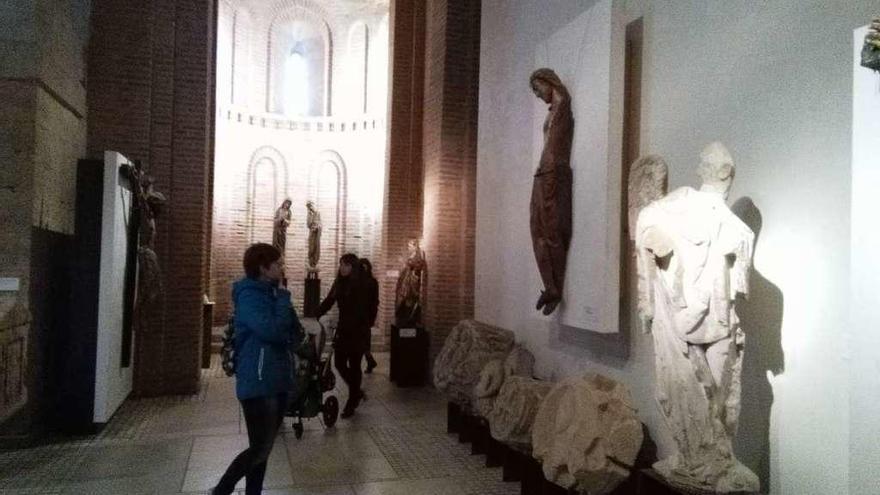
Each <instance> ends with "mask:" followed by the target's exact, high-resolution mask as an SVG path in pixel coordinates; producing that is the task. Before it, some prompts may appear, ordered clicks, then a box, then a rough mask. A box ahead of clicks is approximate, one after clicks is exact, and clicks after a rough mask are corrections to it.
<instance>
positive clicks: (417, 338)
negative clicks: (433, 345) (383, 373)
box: [388, 325, 428, 387]
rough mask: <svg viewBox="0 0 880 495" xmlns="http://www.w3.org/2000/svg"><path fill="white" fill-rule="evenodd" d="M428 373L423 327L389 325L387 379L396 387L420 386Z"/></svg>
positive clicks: (426, 343) (426, 345) (425, 333)
mask: <svg viewBox="0 0 880 495" xmlns="http://www.w3.org/2000/svg"><path fill="white" fill-rule="evenodd" d="M427 374H428V332H427V331H425V328H424V327H416V328H398V327H397V325H391V365H390V373H389V376H388V377H389V379H390V380H391V381H393V382H394V383H396V384H397V386H398V387H414V386H416V387H417V386H421V385H423V384H424V383H425V376H426V375H427Z"/></svg>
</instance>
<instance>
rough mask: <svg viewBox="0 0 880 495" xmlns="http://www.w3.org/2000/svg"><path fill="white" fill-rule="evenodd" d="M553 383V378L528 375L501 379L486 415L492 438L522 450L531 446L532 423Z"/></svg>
mask: <svg viewBox="0 0 880 495" xmlns="http://www.w3.org/2000/svg"><path fill="white" fill-rule="evenodd" d="M552 387H553V383H552V382H547V381H542V380H536V379H534V378H531V377H528V376H511V377H509V378H508V379H507V380H505V381H504V385H502V386H501V390H500V391H499V392H498V396H497V397H496V398H495V400H494V406H493V407H492V410H491V411H490V412H489V414H488V415H487V416H486V419H487V420H488V421H489V429H490V432H491V434H492V438H494V439H495V440H498V441H499V442H504V443H506V444H508V445H510V446H511V447H513V448H515V449H517V450H521V451H524V452H529V451H531V448H532V426H533V424H534V422H535V417H536V416H537V414H538V408H539V407H540V405H541V402H542V401H543V400H544V397H545V396H546V395H547V394H548V393H549V392H550V389H551V388H552Z"/></svg>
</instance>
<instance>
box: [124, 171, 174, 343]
mask: <svg viewBox="0 0 880 495" xmlns="http://www.w3.org/2000/svg"><path fill="white" fill-rule="evenodd" d="M123 170H124V172H125V173H126V174H127V175H128V178H129V180H131V185H132V199H133V201H134V206H133V208H134V211H135V214H134V218H136V219H137V232H136V234H135V235H136V237H137V239H138V248H137V257H138V276H137V300H136V302H135V318H136V319H137V321H138V327H139V328H140V329H142V330H143V329H146V328H149V326H150V325H149V321H150V319H151V318H155V317H156V316H157V312H156V306H157V304H158V303H159V300H160V298H161V295H162V270H161V267H160V266H159V256H158V255H157V254H156V219H157V218H158V217H159V215H160V214H161V213H162V208H163V206H164V205H165V202H166V198H165V195H164V194H162V193H160V192H158V191H156V189H155V188H154V187H153V178H152V177H150V176H149V175H147V174H146V171H144V169H143V167H142V166H141V163H140V161H135V163H134V165H130V166H126V167H125V168H124V169H123Z"/></svg>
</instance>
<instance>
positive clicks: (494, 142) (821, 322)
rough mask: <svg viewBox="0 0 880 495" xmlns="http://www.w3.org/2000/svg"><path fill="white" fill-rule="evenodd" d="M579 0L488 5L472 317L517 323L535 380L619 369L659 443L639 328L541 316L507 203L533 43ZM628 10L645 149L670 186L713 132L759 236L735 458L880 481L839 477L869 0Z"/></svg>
mask: <svg viewBox="0 0 880 495" xmlns="http://www.w3.org/2000/svg"><path fill="white" fill-rule="evenodd" d="M592 4H593V2H588V1H574V0H572V1H564V0H551V1H542V0H522V1H519V2H507V1H504V0H485V1H484V2H483V12H482V38H481V64H480V71H481V73H480V116H479V148H478V169H477V212H478V215H477V246H476V250H477V253H476V266H477V274H476V307H475V314H476V317H477V319H480V320H482V321H486V322H488V323H494V324H496V325H499V326H502V327H505V328H509V329H511V330H514V331H515V332H516V334H517V336H518V338H519V339H521V340H523V341H525V342H526V343H527V345H528V347H529V348H530V349H531V350H533V351H535V352H536V354H537V358H538V363H537V365H538V366H537V369H538V373H539V374H540V375H541V376H542V377H544V378H557V377H561V376H565V375H570V374H573V373H577V372H579V371H580V370H583V369H592V370H597V371H600V372H604V373H607V374H609V375H610V376H613V377H615V378H617V379H619V380H622V381H624V382H626V383H627V385H628V386H629V387H630V390H631V391H632V393H633V396H634V397H635V401H636V405H637V407H638V408H639V414H640V417H641V418H642V420H643V421H645V423H646V424H647V425H648V427H649V428H650V430H651V434H652V437H653V438H654V440H655V441H656V442H657V443H658V445H659V447H660V450H661V454H663V453H665V452H667V451H668V449H669V447H670V445H671V440H670V438H669V437H668V435H667V434H666V433H665V430H664V428H663V427H662V424H661V419H660V417H659V415H658V414H657V412H656V410H655V406H654V401H653V380H654V376H653V375H654V373H653V365H654V360H653V349H652V344H651V341H650V338H649V336H645V335H642V334H640V333H629V332H624V333H622V334H621V335H620V336H615V337H613V338H609V337H608V336H604V337H602V336H597V335H573V334H570V333H568V332H566V331H564V330H559V329H556V328H553V327H550V328H542V326H541V325H538V324H537V323H536V320H535V318H534V317H533V316H532V314H533V313H534V310H533V299H534V297H533V294H532V293H533V292H535V290H536V289H537V288H536V287H529V286H528V280H530V278H531V272H532V271H535V270H536V268H535V262H534V259H533V256H532V252H531V246H530V240H529V233H528V222H527V221H520V220H519V217H518V216H516V215H513V214H511V212H514V211H520V210H527V209H528V196H527V195H526V196H523V195H522V193H521V191H519V189H518V188H516V187H513V184H515V183H516V182H518V181H519V175H522V174H530V173H531V169H532V168H533V167H534V164H532V163H527V164H524V163H523V161H524V160H526V159H527V158H524V157H533V156H534V153H535V152H534V150H533V149H532V147H533V146H534V143H533V140H532V132H533V129H532V126H533V125H532V123H533V121H534V120H533V116H532V112H533V108H534V106H533V102H532V99H534V96H533V95H532V94H531V93H530V91H529V90H528V85H527V81H528V74H529V73H530V72H531V71H532V70H533V69H534V68H535V67H534V66H533V61H534V56H533V54H534V50H535V44H536V43H538V42H540V40H542V39H545V38H546V37H547V36H548V35H550V34H551V33H553V32H554V31H556V30H557V29H559V28H560V27H562V26H564V25H565V24H566V23H567V22H568V21H569V20H570V19H572V18H574V17H576V16H577V15H578V14H579V13H581V12H583V11H585V10H586V9H587V8H589V7H590V6H591V5H592ZM624 5H625V12H626V16H625V17H626V18H627V20H630V21H631V20H634V19H636V18H638V17H641V16H643V18H644V45H645V46H644V52H643V80H642V83H643V84H642V114H641V143H642V145H641V152H642V153H643V154H644V153H659V154H661V155H663V156H664V157H665V158H666V159H667V161H668V162H669V164H670V188H674V187H678V186H682V185H693V184H695V183H697V177H696V175H695V172H694V168H695V166H696V163H697V161H698V155H699V152H700V150H701V149H702V147H703V146H704V145H705V144H707V143H708V142H710V141H713V140H721V141H722V142H724V143H725V144H726V145H727V146H728V148H729V149H730V151H731V153H732V154H733V157H734V160H735V161H736V163H737V165H738V169H737V177H736V180H735V182H734V186H733V190H732V191H731V204H734V203H735V208H734V209H735V211H737V212H738V213H740V214H741V215H742V216H743V217H744V219H745V220H746V222H747V223H749V224H750V226H751V227H752V228H753V230H756V231H758V233H759V235H758V239H757V244H756V249H755V260H754V261H755V273H754V276H753V279H752V297H751V299H750V300H749V301H747V302H743V303H742V304H740V306H739V308H740V312H741V317H742V319H743V326H744V329H745V330H746V332H747V344H746V356H745V361H744V369H743V379H744V383H743V412H742V419H741V422H740V432H739V435H738V437H737V445H736V447H737V454H738V455H739V457H740V458H741V460H743V462H745V463H746V464H747V465H748V466H749V467H751V468H752V469H753V470H755V471H756V472H757V473H758V474H759V476H760V477H761V480H762V483H763V484H764V489H765V491H768V492H769V493H774V494H791V495H802V494H817V495H820V494H821V495H824V494H832V493H833V494H842V493H853V494H856V493H858V494H860V495H861V494H862V493H880V491H874V492H871V491H855V490H853V491H850V486H851V482H850V478H851V477H852V478H853V484H854V483H855V480H856V479H857V478H859V479H860V478H865V479H867V477H868V476H871V475H870V473H868V472H864V471H865V469H862V471H863V473H855V472H853V473H852V475H851V472H850V450H851V447H850V443H851V442H850V437H851V436H852V437H853V438H855V437H857V436H859V435H863V434H868V433H870V431H863V430H862V429H861V426H860V425H859V424H858V423H856V422H854V423H852V425H851V424H850V420H849V418H850V397H849V395H850V394H849V390H850V380H849V378H850V372H849V366H850V364H852V362H853V361H855V362H856V363H857V365H858V360H860V359H866V357H865V356H863V355H861V353H855V354H853V356H852V358H850V357H848V353H847V351H848V349H847V345H846V336H847V334H848V333H849V332H851V331H854V330H851V329H850V328H849V327H850V325H848V323H847V322H848V321H849V317H850V302H849V300H850V298H849V294H850V234H851V231H850V222H849V218H850V214H851V207H850V202H851V199H852V198H851V193H852V185H851V180H852V177H851V151H852V144H851V129H852V96H851V93H852V42H853V41H852V30H853V29H854V28H856V27H858V26H861V25H864V24H865V23H866V22H867V20H868V19H870V17H871V15H872V14H876V12H874V11H875V10H876V8H877V4H876V2H874V1H868V0H859V1H848V2H844V1H835V2H830V3H829V2H819V1H809V2H803V1H793V0H790V1H782V0H777V1H773V2H753V1H746V0H738V1H721V0H711V1H705V0H699V1H697V0H690V1H686V0H677V1H649V0H631V1H626V2H624ZM569 52H570V54H571V56H576V54H577V53H578V47H575V46H572V47H570V48H569ZM577 104H578V102H576V101H575V102H574V105H577ZM523 218H524V217H523ZM875 252H876V251H875ZM853 261H854V262H855V261H856V259H854V260H853ZM569 262H570V263H571V262H576V260H570V261H569ZM857 269H858V268H857V267H855V266H853V270H857ZM875 306H876V305H875ZM621 317H622V318H626V315H621ZM629 318H630V320H629V323H630V324H631V326H632V327H633V328H635V325H633V322H634V321H635V320H634V319H633V315H630V316H629ZM622 326H624V325H623V324H622ZM875 347H876V345H875ZM875 398H876V395H875ZM872 421H874V420H872ZM851 426H852V427H853V428H856V427H858V428H859V429H856V430H851ZM873 438H876V436H875V437H873ZM860 462H861V461H860ZM864 462H865V463H866V464H864V466H876V464H877V459H876V458H868V459H866V460H865V461H864ZM853 471H856V469H855V466H853ZM871 471H873V470H871ZM872 486H873V485H872ZM872 489H874V490H876V487H873V488H872Z"/></svg>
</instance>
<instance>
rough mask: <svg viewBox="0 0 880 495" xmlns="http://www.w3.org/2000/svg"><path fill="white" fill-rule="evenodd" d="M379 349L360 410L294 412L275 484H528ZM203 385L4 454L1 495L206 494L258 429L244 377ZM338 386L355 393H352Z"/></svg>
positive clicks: (375, 494)
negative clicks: (248, 423) (481, 448)
mask: <svg viewBox="0 0 880 495" xmlns="http://www.w3.org/2000/svg"><path fill="white" fill-rule="evenodd" d="M376 357H377V359H379V362H380V365H379V368H377V369H376V371H375V372H374V373H373V374H372V375H364V378H365V380H364V389H365V390H366V392H367V395H368V397H369V400H368V401H367V402H365V403H363V404H362V405H361V407H359V408H358V412H357V414H356V415H355V416H354V417H353V418H350V419H347V420H340V421H339V422H338V423H337V424H336V427H335V428H333V429H329V430H325V429H324V428H323V426H322V425H321V423H320V421H319V420H317V419H312V420H309V421H307V422H306V423H305V434H304V435H303V438H302V439H299V440H297V439H296V438H295V436H294V435H293V431H292V430H291V428H290V424H291V421H290V420H289V419H288V420H286V421H285V427H284V431H283V433H282V434H281V435H280V436H279V437H278V440H277V443H276V444H275V448H274V449H273V451H272V456H271V457H270V459H269V467H268V470H267V473H266V481H265V485H264V487H265V491H264V493H265V494H270V495H306V494H308V495H416V494H425V495H447V494H448V495H462V494H481V495H483V494H490V495H491V494H498V495H507V494H515V493H519V486H518V484H515V483H504V482H502V481H501V472H500V469H486V468H484V467H483V463H484V461H485V459H484V458H483V457H482V456H471V455H469V452H470V446H469V445H465V444H459V443H458V441H457V439H456V437H454V436H451V435H447V434H446V433H445V431H446V417H445V412H446V403H445V401H444V400H443V398H442V397H441V396H440V395H439V394H437V393H436V391H435V390H434V389H432V388H430V387H425V388H417V389H409V388H408V389H401V388H397V387H395V386H394V385H392V384H390V383H389V381H388V375H387V370H388V366H387V363H388V359H387V355H382V354H377V356H376ZM337 382H338V383H339V384H341V383H342V382H341V380H337ZM202 383H203V385H202V390H201V392H200V393H199V394H197V395H193V396H185V397H181V396H178V397H163V398H157V399H139V400H130V401H128V402H126V403H125V404H124V405H123V406H122V408H121V409H120V410H119V412H118V413H117V414H116V416H115V417H114V418H113V420H112V421H111V423H110V424H109V425H107V428H105V429H104V430H103V431H102V432H101V433H100V434H99V435H95V436H90V437H82V438H67V439H63V440H61V441H58V442H56V443H53V444H51V445H45V446H41V447H37V448H32V449H26V450H16V451H8V452H0V495H13V494H15V495H19V494H20V495H24V494H28V495H30V494H53V495H67V494H102V495H103V494H107V495H109V494H156V495H160V494H161V495H166V494H181V493H189V494H194V493H205V492H206V491H207V489H208V488H210V487H211V486H213V485H214V483H216V482H217V480H218V479H219V477H220V475H221V474H222V473H223V471H224V470H225V468H226V466H227V464H228V463H229V461H231V460H232V458H233V457H234V456H235V455H236V454H237V453H238V452H239V451H240V450H241V449H242V448H244V446H245V445H246V444H247V436H246V435H245V430H244V423H243V422H242V418H241V415H240V412H239V407H238V402H237V401H236V400H235V397H234V381H233V379H232V378H227V377H226V376H224V375H223V374H222V372H221V371H220V369H219V366H218V365H217V364H216V363H215V365H214V367H212V368H211V369H210V370H206V371H205V373H204V379H203V380H202ZM342 388H344V386H343V387H342ZM334 393H335V394H336V395H337V397H338V398H339V399H340V403H343V402H344V399H345V392H344V391H341V390H336V391H335V392H334ZM238 488H239V489H240V490H241V491H242V492H243V488H244V483H243V482H242V483H241V484H240V485H239V487H238Z"/></svg>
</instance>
